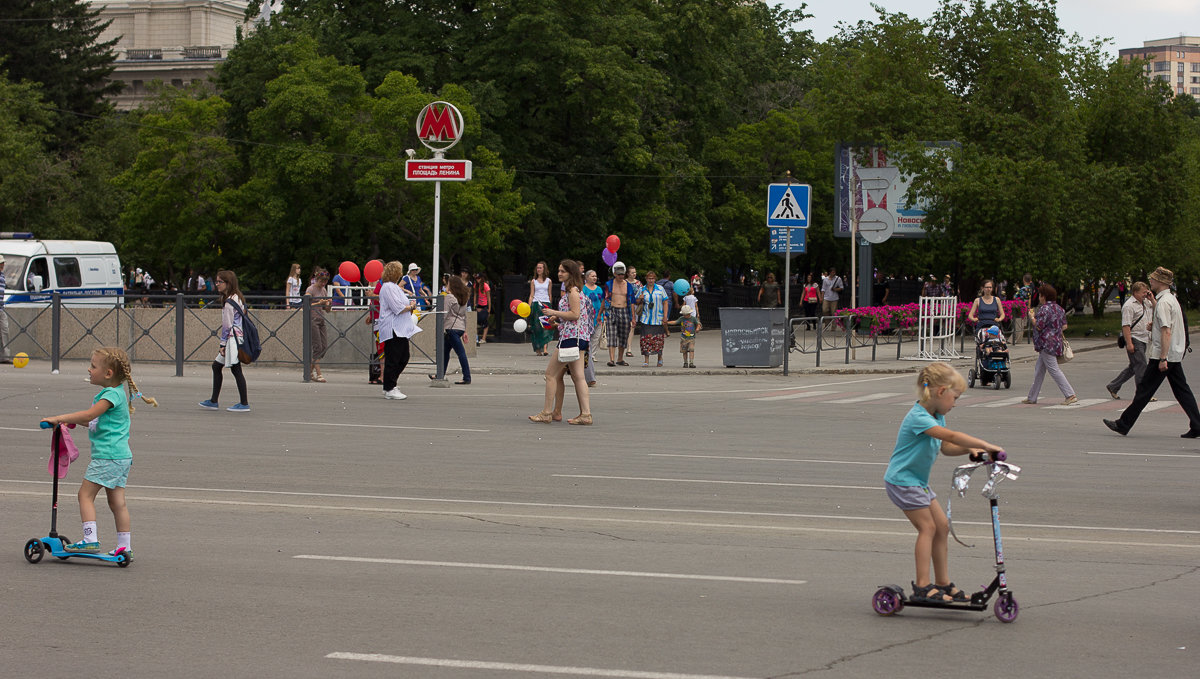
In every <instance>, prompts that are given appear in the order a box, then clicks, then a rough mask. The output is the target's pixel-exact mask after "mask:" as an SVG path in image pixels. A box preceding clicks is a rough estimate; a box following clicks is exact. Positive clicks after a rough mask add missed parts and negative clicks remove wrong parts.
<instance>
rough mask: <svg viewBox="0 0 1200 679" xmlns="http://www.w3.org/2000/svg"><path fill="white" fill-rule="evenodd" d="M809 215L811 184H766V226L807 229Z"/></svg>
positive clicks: (810, 212)
mask: <svg viewBox="0 0 1200 679" xmlns="http://www.w3.org/2000/svg"><path fill="white" fill-rule="evenodd" d="M811 215H812V187H811V186H809V185H808V184H769V185H767V226H786V227H790V228H793V229H807V228H808V221H809V217H810V216H811Z"/></svg>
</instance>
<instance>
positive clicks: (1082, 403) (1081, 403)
mask: <svg viewBox="0 0 1200 679" xmlns="http://www.w3.org/2000/svg"><path fill="white" fill-rule="evenodd" d="M1111 400H1112V399H1111V398H1081V399H1079V400H1078V401H1076V402H1074V403H1072V404H1071V405H1061V404H1060V405H1056V406H1046V410H1063V409H1066V408H1071V409H1075V408H1086V407H1088V406H1095V405H1100V404H1101V403H1108V402H1109V401H1111Z"/></svg>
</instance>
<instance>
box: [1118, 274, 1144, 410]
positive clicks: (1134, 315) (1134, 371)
mask: <svg viewBox="0 0 1200 679" xmlns="http://www.w3.org/2000/svg"><path fill="white" fill-rule="evenodd" d="M1147 298H1149V299H1151V300H1152V299H1154V298H1153V297H1150V287H1149V286H1147V285H1146V284H1145V283H1143V282H1141V281H1138V282H1136V283H1134V284H1133V296H1132V297H1130V298H1129V299H1128V300H1126V302H1125V304H1124V305H1123V306H1122V307H1121V339H1123V340H1124V341H1125V344H1124V346H1125V352H1126V354H1127V355H1128V357H1129V365H1127V366H1125V369H1124V370H1122V371H1121V372H1120V374H1118V375H1117V376H1116V377H1115V378H1113V381H1112V382H1109V383H1108V387H1107V388H1108V395H1109V396H1112V397H1113V398H1121V397H1120V396H1119V395H1118V394H1117V392H1118V391H1120V390H1121V385H1122V384H1125V382H1126V381H1127V380H1128V379H1129V378H1130V377H1134V378H1136V379H1134V381H1133V384H1134V387H1135V388H1136V386H1137V383H1138V382H1141V381H1142V373H1144V372H1146V345H1147V344H1149V343H1150V316H1151V315H1152V312H1153V311H1154V309H1153V307H1152V306H1151V304H1150V302H1148V301H1147Z"/></svg>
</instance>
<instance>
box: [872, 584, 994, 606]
mask: <svg viewBox="0 0 1200 679" xmlns="http://www.w3.org/2000/svg"><path fill="white" fill-rule="evenodd" d="M884 587H885V588H886V589H890V590H892V591H893V592H895V593H896V594H898V595H900V603H901V604H903V605H904V606H910V607H912V608H949V609H953V610H960V611H984V610H987V607H988V602H989V600H990V599H991V598H992V594H991V593H989V592H988V591H987V590H986V589H985V590H980V591H978V592H973V593H972V594H971V599H970V600H969V601H936V600H933V601H931V600H929V599H912V598H910V597H909V596H908V595H907V594H905V593H904V588H903V587H901V586H899V585H884Z"/></svg>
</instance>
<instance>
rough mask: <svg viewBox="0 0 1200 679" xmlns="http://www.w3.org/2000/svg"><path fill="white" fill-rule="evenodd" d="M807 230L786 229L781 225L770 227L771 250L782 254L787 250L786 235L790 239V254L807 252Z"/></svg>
mask: <svg viewBox="0 0 1200 679" xmlns="http://www.w3.org/2000/svg"><path fill="white" fill-rule="evenodd" d="M806 234H807V232H806V231H805V230H804V229H788V228H785V227H782V226H772V227H771V252H772V253H779V254H784V253H786V252H787V247H788V236H791V239H792V254H793V255H803V254H805V253H806V252H808V249H807V246H808V239H807V238H805V235H806Z"/></svg>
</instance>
